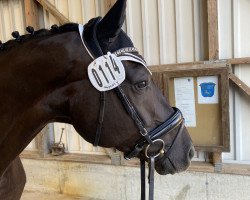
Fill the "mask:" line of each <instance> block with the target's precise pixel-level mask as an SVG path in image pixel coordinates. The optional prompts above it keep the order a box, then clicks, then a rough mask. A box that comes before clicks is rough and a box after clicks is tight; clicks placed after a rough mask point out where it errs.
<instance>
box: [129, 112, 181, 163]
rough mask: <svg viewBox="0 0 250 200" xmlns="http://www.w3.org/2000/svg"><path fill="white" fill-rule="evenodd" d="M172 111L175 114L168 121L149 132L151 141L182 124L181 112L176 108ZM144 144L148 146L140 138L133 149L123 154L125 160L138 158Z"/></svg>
mask: <svg viewBox="0 0 250 200" xmlns="http://www.w3.org/2000/svg"><path fill="white" fill-rule="evenodd" d="M173 109H174V111H175V112H174V114H173V115H172V116H171V118H170V119H168V120H167V121H165V122H164V123H163V124H161V125H160V126H158V127H157V128H155V129H154V130H152V131H150V132H149V134H148V136H149V137H150V139H151V140H152V141H154V140H155V139H157V138H160V137H161V136H162V135H164V134H168V133H169V132H170V131H171V130H173V129H174V128H175V127H177V126H179V125H180V124H181V123H182V122H183V116H182V114H181V111H180V110H179V109H178V108H173ZM146 144H148V141H147V139H146V138H145V137H142V138H141V139H140V140H139V141H137V142H136V145H135V147H134V149H132V150H131V151H130V152H127V153H126V154H125V159H127V160H129V159H131V158H133V157H136V156H138V154H139V153H140V151H141V150H142V149H143V146H144V145H146Z"/></svg>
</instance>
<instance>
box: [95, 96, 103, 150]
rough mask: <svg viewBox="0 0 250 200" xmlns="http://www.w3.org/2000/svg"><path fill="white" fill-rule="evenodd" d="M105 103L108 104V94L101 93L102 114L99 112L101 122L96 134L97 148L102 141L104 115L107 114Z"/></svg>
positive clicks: (99, 121)
mask: <svg viewBox="0 0 250 200" xmlns="http://www.w3.org/2000/svg"><path fill="white" fill-rule="evenodd" d="M105 103H106V93H105V92H101V93H100V112H99V120H98V124H97V129H96V134H95V142H94V146H95V147H97V146H98V144H99V141H100V137H101V132H102V124H103V119H104V113H105Z"/></svg>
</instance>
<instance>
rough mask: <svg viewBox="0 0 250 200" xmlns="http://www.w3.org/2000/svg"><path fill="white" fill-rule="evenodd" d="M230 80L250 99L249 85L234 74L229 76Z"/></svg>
mask: <svg viewBox="0 0 250 200" xmlns="http://www.w3.org/2000/svg"><path fill="white" fill-rule="evenodd" d="M229 79H230V81H231V82H232V83H234V85H236V86H237V87H238V88H239V89H240V90H241V91H243V92H244V93H245V94H247V95H248V96H249V97H250V87H249V86H248V85H246V84H245V83H244V82H243V81H242V80H240V79H239V78H238V77H237V76H235V75H234V74H232V73H230V74H229Z"/></svg>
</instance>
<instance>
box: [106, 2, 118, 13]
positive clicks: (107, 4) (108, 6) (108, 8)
mask: <svg viewBox="0 0 250 200" xmlns="http://www.w3.org/2000/svg"><path fill="white" fill-rule="evenodd" d="M115 2H116V0H105V11H106V12H108V11H109V10H110V8H111V7H112V6H113V5H114V4H115Z"/></svg>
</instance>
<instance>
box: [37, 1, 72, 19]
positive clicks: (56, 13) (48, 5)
mask: <svg viewBox="0 0 250 200" xmlns="http://www.w3.org/2000/svg"><path fill="white" fill-rule="evenodd" d="M36 1H37V2H38V3H40V4H41V5H42V6H43V8H44V9H45V10H47V11H48V12H49V13H50V14H52V15H53V16H54V17H55V18H56V19H57V20H58V21H59V23H60V24H65V23H69V22H70V21H69V19H68V18H67V17H65V16H64V15H63V14H62V13H60V12H59V11H58V10H57V9H56V7H55V6H54V5H53V4H52V3H50V2H49V1H48V0H36Z"/></svg>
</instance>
